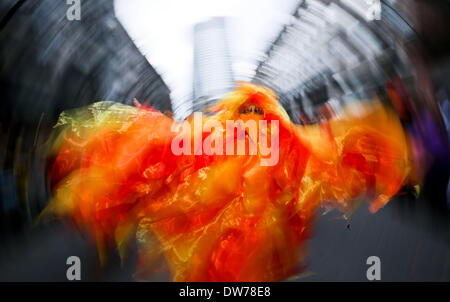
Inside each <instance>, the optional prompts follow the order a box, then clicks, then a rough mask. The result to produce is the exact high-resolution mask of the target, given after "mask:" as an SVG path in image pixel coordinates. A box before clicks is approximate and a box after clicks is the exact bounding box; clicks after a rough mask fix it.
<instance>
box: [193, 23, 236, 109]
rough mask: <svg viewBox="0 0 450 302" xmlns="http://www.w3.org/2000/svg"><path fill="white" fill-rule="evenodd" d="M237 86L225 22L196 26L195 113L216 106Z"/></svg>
mask: <svg viewBox="0 0 450 302" xmlns="http://www.w3.org/2000/svg"><path fill="white" fill-rule="evenodd" d="M233 86H234V80H233V73H232V68H231V55H230V51H229V47H228V40H227V36H226V24H225V19H224V18H222V17H216V18H212V19H210V20H208V21H206V22H202V23H198V24H196V25H195V27H194V104H193V106H194V108H193V109H194V111H198V110H201V109H202V108H204V107H206V106H208V104H211V103H213V102H214V101H215V100H217V99H218V98H220V97H222V96H223V95H224V94H225V93H227V92H228V91H230V89H232V88H233Z"/></svg>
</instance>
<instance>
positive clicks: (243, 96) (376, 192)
mask: <svg viewBox="0 0 450 302" xmlns="http://www.w3.org/2000/svg"><path fill="white" fill-rule="evenodd" d="M209 110H210V112H211V113H212V114H211V115H208V116H207V117H204V118H203V123H206V122H207V121H208V120H215V121H218V122H219V123H221V124H222V125H223V129H225V128H226V127H225V121H226V120H234V121H235V120H243V121H248V120H258V121H259V120H266V121H267V127H261V126H260V127H259V128H258V132H260V133H261V132H262V133H264V134H265V135H268V134H269V133H270V132H271V131H273V129H274V128H270V125H271V124H272V123H273V121H278V128H275V130H277V131H276V132H277V138H278V139H279V159H278V161H277V163H276V164H275V165H272V166H267V165H266V166H264V165H261V164H260V163H261V159H262V158H263V157H264V156H263V155H262V153H261V152H260V150H259V149H258V152H257V153H256V154H253V155H252V154H244V155H220V154H213V155H207V154H205V153H203V154H200V155H195V154H194V152H192V154H191V155H189V154H181V155H175V154H174V152H172V149H171V146H172V145H171V144H172V141H173V140H174V139H175V138H176V136H177V135H178V136H179V135H186V136H191V137H190V138H192V139H191V140H190V141H194V137H193V136H194V135H196V134H194V133H193V132H184V134H183V133H182V132H180V131H178V132H176V131H171V129H174V128H177V127H174V126H177V125H181V122H177V121H174V120H173V119H172V118H171V117H169V116H167V115H164V114H162V113H160V112H159V111H157V110H154V109H153V108H151V107H149V106H145V105H142V106H137V107H132V106H126V105H122V104H117V103H111V102H100V103H95V104H93V105H91V106H89V107H87V108H84V109H77V110H73V111H71V112H63V113H62V114H61V116H60V119H59V121H58V124H57V125H56V131H57V134H55V138H54V139H53V140H52V150H51V158H52V165H51V171H50V183H51V185H52V187H53V192H54V194H53V198H52V200H51V201H50V203H49V205H48V207H47V209H46V211H45V213H46V214H48V213H52V214H53V215H57V216H63V215H69V216H70V217H71V218H72V219H73V220H74V222H75V223H76V225H77V226H78V227H79V228H80V229H81V230H82V231H86V232H88V233H89V234H92V238H94V240H95V242H96V244H97V247H98V250H99V255H100V261H101V262H102V263H104V262H105V261H106V259H105V258H106V249H107V248H108V246H110V245H111V243H112V242H113V243H115V244H116V246H117V248H118V250H119V253H120V255H121V256H122V257H123V256H125V254H126V252H127V248H128V247H129V245H130V244H131V243H132V241H131V240H136V242H137V246H138V262H137V271H138V273H139V274H138V275H140V276H143V275H145V273H147V272H151V271H152V270H153V269H154V264H155V263H156V260H157V259H158V258H159V257H160V256H163V257H165V259H166V261H167V263H168V266H169V269H170V272H171V274H172V276H173V279H174V280H175V281H277V280H283V279H286V278H288V277H290V276H292V275H293V274H296V273H298V272H299V271H300V270H301V269H302V266H301V263H302V260H303V259H304V258H305V256H306V253H305V247H304V243H305V241H306V240H307V239H308V237H309V236H310V230H311V227H312V224H313V222H314V220H315V217H316V216H317V215H316V214H317V212H318V209H319V208H320V207H326V208H338V209H339V210H340V211H342V212H343V213H344V215H346V216H348V215H350V214H351V213H352V212H353V211H354V210H355V209H356V207H357V206H358V205H359V204H360V203H361V201H362V200H369V201H370V208H369V209H370V211H371V212H376V211H377V210H378V209H379V208H381V207H382V206H384V205H385V204H386V203H387V202H388V201H389V200H390V198H391V197H392V196H393V195H395V194H396V193H397V191H398V190H399V189H400V188H401V187H402V185H403V184H404V182H405V180H406V178H407V175H408V172H409V170H410V168H409V162H408V153H407V143H406V138H405V135H404V132H403V130H402V127H401V125H400V123H399V121H398V119H397V118H396V116H395V115H394V114H393V113H391V112H390V111H389V110H388V109H386V108H384V107H382V106H381V105H380V104H379V103H372V104H371V105H367V106H361V108H360V110H359V111H358V112H359V113H358V115H355V114H352V113H351V112H350V111H345V112H344V113H343V118H340V119H336V118H334V119H330V120H328V121H327V122H323V123H321V124H319V125H311V126H299V125H295V124H293V123H292V122H291V121H290V120H289V117H288V115H287V114H286V112H285V111H284V109H283V108H282V107H281V105H280V104H279V103H278V101H277V97H276V95H275V94H274V93H273V92H272V91H270V90H268V89H266V88H263V87H259V86H256V85H252V84H248V83H241V84H240V86H239V87H238V88H237V89H236V90H235V91H234V92H232V93H230V94H229V95H228V96H226V97H225V98H224V99H223V100H221V101H220V102H218V103H217V104H216V105H214V106H213V108H210V109H209ZM185 123H186V122H185ZM187 123H190V124H192V118H189V119H188V120H187ZM178 128H180V127H178ZM218 131H219V130H217V129H212V131H211V133H208V135H209V134H210V135H212V136H214V135H215V134H217V135H219V134H220V135H222V133H217V132H218ZM180 133H181V134H180ZM201 134H202V138H201V139H202V142H203V141H204V140H205V139H206V138H207V137H208V136H207V135H206V133H201ZM234 134H235V133H231V135H230V133H227V134H226V135H224V136H223V148H224V150H225V146H226V144H227V142H229V141H230V140H234V141H235V142H236V140H238V139H240V138H239V137H236V136H235V135H234ZM244 139H245V141H246V142H247V145H246V146H248V144H249V143H256V144H259V141H258V139H257V138H254V137H251V135H249V133H248V131H246V132H245V138H244ZM272 143H274V142H272ZM235 145H236V144H235ZM191 150H192V149H191ZM247 150H248V147H247ZM223 154H225V151H224V152H223Z"/></svg>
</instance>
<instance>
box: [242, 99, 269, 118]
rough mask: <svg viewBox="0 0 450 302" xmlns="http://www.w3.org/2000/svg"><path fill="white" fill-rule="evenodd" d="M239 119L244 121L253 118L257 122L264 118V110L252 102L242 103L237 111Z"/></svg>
mask: <svg viewBox="0 0 450 302" xmlns="http://www.w3.org/2000/svg"><path fill="white" fill-rule="evenodd" d="M239 119H241V120H242V121H244V122H246V121H248V120H254V121H256V122H258V121H259V120H263V119H264V111H263V109H262V108H261V107H259V106H258V105H256V104H254V103H253V102H248V103H245V104H243V105H242V107H241V109H240V111H239Z"/></svg>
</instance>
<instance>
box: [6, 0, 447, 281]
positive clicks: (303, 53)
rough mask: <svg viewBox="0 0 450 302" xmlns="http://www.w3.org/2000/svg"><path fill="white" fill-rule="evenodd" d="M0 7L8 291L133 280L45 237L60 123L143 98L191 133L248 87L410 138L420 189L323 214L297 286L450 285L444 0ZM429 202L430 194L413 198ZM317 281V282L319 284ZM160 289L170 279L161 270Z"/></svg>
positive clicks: (12, 0) (76, 240)
mask: <svg viewBox="0 0 450 302" xmlns="http://www.w3.org/2000/svg"><path fill="white" fill-rule="evenodd" d="M76 2H77V1H65V0H2V1H1V2H0V100H1V103H0V108H1V109H0V115H1V123H0V280H1V281H65V280H67V279H66V269H67V266H66V259H67V257H69V256H72V255H75V256H78V257H80V258H81V262H82V280H85V281H87V280H98V281H131V280H133V272H134V269H135V263H134V259H133V257H130V258H129V259H128V260H127V261H126V262H125V263H124V265H123V267H121V265H120V261H119V257H118V255H116V254H114V252H112V255H111V256H112V259H113V260H112V262H111V263H110V265H109V266H108V267H107V268H100V267H99V264H98V260H97V255H96V250H95V247H93V246H92V245H91V244H90V242H88V240H86V239H85V238H82V236H81V235H80V234H79V233H78V232H77V231H76V230H75V229H74V228H73V226H72V225H71V223H70V222H69V221H51V222H46V223H42V224H37V225H36V224H35V220H36V217H37V216H38V215H39V213H40V212H41V211H42V209H43V208H44V207H45V205H46V203H47V201H48V198H49V193H50V192H49V188H48V184H47V178H46V166H45V154H44V151H45V148H44V146H45V142H46V140H47V139H48V135H49V133H50V131H51V129H52V127H53V125H54V124H55V123H56V120H57V117H58V115H59V114H60V113H61V111H63V110H66V109H70V108H75V107H80V106H83V105H86V104H90V103H93V102H96V101H100V100H110V101H116V102H122V103H126V104H131V103H132V100H133V98H137V99H138V100H139V101H141V102H145V103H148V104H151V105H152V106H154V107H155V108H157V109H159V110H161V111H163V112H164V111H166V110H169V111H172V112H173V113H174V115H175V117H176V118H177V119H184V118H186V117H187V116H188V115H189V114H191V113H192V112H193V111H198V110H202V108H204V107H205V106H207V105H208V104H210V103H212V102H214V101H216V100H217V99H219V98H220V97H221V96H223V94H224V93H226V92H228V91H230V89H232V88H233V87H234V86H235V84H236V81H240V80H245V81H252V82H254V83H258V84H263V85H266V86H269V87H271V88H273V89H274V90H275V91H276V93H277V94H278V95H279V96H280V102H281V103H282V104H283V106H284V108H285V109H286V110H287V112H288V113H289V115H290V116H291V118H292V120H293V121H294V122H295V123H298V124H315V123H319V122H320V121H321V120H323V119H329V118H331V117H339V112H340V110H342V108H343V107H344V106H346V105H347V104H355V103H356V104H357V103H358V102H364V101H365V100H369V99H374V98H378V99H380V100H381V101H382V102H383V103H385V104H386V105H388V106H391V107H392V108H394V109H395V110H396V112H397V114H398V115H399V117H400V119H401V121H402V123H403V126H404V127H405V129H406V130H407V132H408V135H409V136H410V139H411V144H412V146H411V147H412V150H413V155H414V160H415V162H416V163H417V166H418V167H419V168H420V169H419V170H420V173H418V174H419V175H418V176H417V178H420V179H422V180H423V183H424V185H423V186H421V187H420V188H413V187H405V188H404V189H403V190H402V192H401V194H400V195H399V196H398V197H396V198H395V199H394V200H393V201H391V202H390V203H389V204H388V205H387V206H386V207H385V208H384V209H382V210H380V211H379V212H378V213H377V214H375V215H371V214H369V212H368V211H367V209H366V208H364V207H363V208H361V209H360V210H359V211H358V212H357V213H356V214H355V215H354V216H353V217H352V218H351V220H349V221H346V220H343V219H336V218H339V217H338V216H337V214H336V213H328V214H327V215H325V216H323V217H322V219H321V220H320V221H319V223H318V224H317V226H316V235H315V237H313V239H312V240H311V242H310V254H309V257H308V259H309V262H310V265H309V267H308V268H307V270H306V271H307V272H308V274H304V275H302V276H299V277H297V278H294V279H293V280H296V281H365V280H367V279H366V269H367V265H366V259H367V257H369V256H378V257H380V259H381V269H382V271H381V278H382V280H383V281H450V191H449V190H450V187H449V166H450V164H449V129H450V128H449V127H450V120H449V119H450V103H449V95H450V26H449V25H450V24H449V23H450V21H449V20H450V2H449V1H446V0H440V1H438V0H382V1H376V0H367V1H366V0H308V1H306V0H282V1H279V0H259V1H257V0H247V1H237V0H228V1H207V0H193V1H182V0H167V1H156V0H155V1H153V0H116V1H113V0H81V1H79V2H80V4H81V5H80V20H73V21H70V20H68V18H67V10H68V9H69V8H70V7H72V6H73V5H75V4H76ZM419 191H420V194H419V196H418V197H417V195H418V194H417V193H418V192H419ZM309 273H312V274H309ZM155 280H169V275H168V273H167V272H166V271H164V272H162V273H160V274H158V276H157V277H155Z"/></svg>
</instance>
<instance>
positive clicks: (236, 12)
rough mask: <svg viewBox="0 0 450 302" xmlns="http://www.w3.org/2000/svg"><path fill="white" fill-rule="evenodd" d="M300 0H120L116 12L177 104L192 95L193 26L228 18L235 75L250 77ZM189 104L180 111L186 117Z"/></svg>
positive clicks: (175, 106) (237, 77) (241, 78)
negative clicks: (217, 18) (219, 17)
mask: <svg viewBox="0 0 450 302" xmlns="http://www.w3.org/2000/svg"><path fill="white" fill-rule="evenodd" d="M297 3H298V0H282V1H280V0H223V1H217V0H190V1H183V0H164V1H156V0H115V10H116V16H117V18H118V19H119V20H120V22H121V23H122V25H123V26H124V27H125V29H126V30H127V31H128V34H129V35H130V36H131V38H132V39H133V40H134V41H135V43H136V45H137V47H138V48H139V49H140V50H141V52H142V53H143V54H144V55H145V56H146V57H147V59H148V61H149V62H150V63H151V64H152V65H153V66H154V67H155V69H156V70H157V71H158V72H159V73H160V74H161V76H162V77H163V79H164V81H165V82H166V83H167V85H168V86H169V88H170V89H171V91H172V92H171V98H172V102H173V108H178V107H179V105H180V104H181V103H183V102H188V101H190V99H191V95H192V87H193V83H192V74H193V43H192V42H193V38H192V37H193V36H192V30H193V25H195V24H196V23H199V22H202V21H206V20H208V19H210V18H211V17H218V16H221V17H228V18H227V19H228V21H227V26H228V28H227V30H228V34H229V41H230V49H231V55H232V60H233V63H232V64H233V66H232V69H233V72H234V76H235V79H236V80H249V79H251V77H252V76H253V74H254V70H255V68H256V64H257V62H258V60H259V59H261V58H262V57H263V54H264V51H265V50H266V49H267V47H268V45H269V44H270V42H271V41H273V39H274V38H275V37H276V36H277V35H278V33H279V32H280V30H281V29H282V26H283V24H285V23H287V22H289V21H290V18H291V15H292V13H293V11H294V9H295V7H296V6H297ZM187 113H188V112H187V111H186V107H183V106H182V107H180V109H179V110H178V111H176V112H175V115H176V116H177V117H178V118H181V117H185V116H186V114H187Z"/></svg>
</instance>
